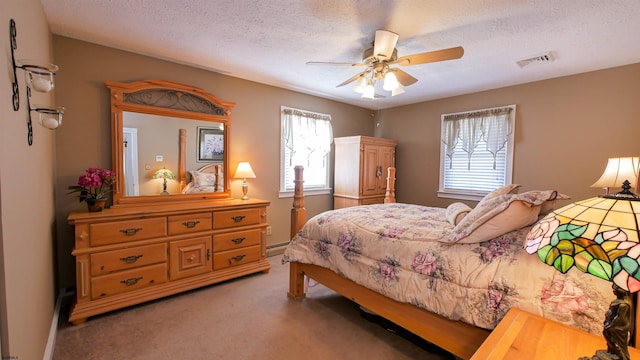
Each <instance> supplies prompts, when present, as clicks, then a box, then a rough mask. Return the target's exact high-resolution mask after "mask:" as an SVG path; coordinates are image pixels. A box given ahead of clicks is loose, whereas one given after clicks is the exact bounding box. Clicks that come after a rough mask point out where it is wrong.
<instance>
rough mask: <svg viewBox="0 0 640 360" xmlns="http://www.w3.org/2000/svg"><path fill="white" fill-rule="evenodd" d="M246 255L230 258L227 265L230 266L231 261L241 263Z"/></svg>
mask: <svg viewBox="0 0 640 360" xmlns="http://www.w3.org/2000/svg"><path fill="white" fill-rule="evenodd" d="M245 256H246V255H244V254H242V255H236V256H234V257H232V258H231V259H229V264H231V260H234V261H241V260H242V259H244V257H245Z"/></svg>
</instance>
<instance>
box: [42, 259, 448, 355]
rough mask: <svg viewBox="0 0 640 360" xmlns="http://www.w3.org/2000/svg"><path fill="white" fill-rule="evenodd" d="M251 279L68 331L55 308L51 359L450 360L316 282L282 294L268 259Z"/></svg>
mask: <svg viewBox="0 0 640 360" xmlns="http://www.w3.org/2000/svg"><path fill="white" fill-rule="evenodd" d="M269 260H270V262H271V265H272V269H271V271H270V272H269V273H268V274H262V273H259V274H255V275H250V276H246V277H243V278H240V279H235V280H232V281H228V282H224V283H221V284H216V285H212V286H208V287H205V288H201V289H198V290H193V291H190V292H187V293H183V294H179V295H175V296H171V297H168V298H164V299H160V300H156V301H152V302H148V303H145V304H141V305H137V306H133V307H129V308H127V309H122V310H118V311H113V312H110V313H107V314H103V315H98V316H94V317H91V318H90V319H89V321H87V323H85V324H82V325H78V326H72V325H70V324H69V323H68V322H67V321H66V318H67V313H68V307H67V306H65V307H64V308H63V310H62V314H61V321H60V325H59V327H58V334H57V339H56V345H55V351H54V356H53V358H54V359H55V360H63V359H64V360H67V359H83V360H84V359H172V360H173V359H221V360H225V359H233V360H235V359H282V360H286V359H303V358H304V359H367V360H375V359H429V360H436V359H437V360H439V359H451V358H452V357H451V355H449V354H447V353H445V352H443V351H441V350H440V349H438V348H435V347H432V346H431V345H430V344H425V343H421V342H412V341H409V340H407V339H406V338H405V337H402V336H399V335H398V334H396V333H393V332H390V331H387V330H385V328H384V327H382V326H380V325H378V324H377V323H374V322H370V321H368V320H365V319H364V318H362V317H361V316H360V314H359V308H358V306H357V305H356V304H354V303H353V302H351V301H349V300H347V299H345V298H343V297H341V296H339V295H337V294H336V293H334V292H332V291H331V290H329V289H327V288H325V287H324V286H322V285H316V286H313V287H311V288H310V289H309V291H308V293H307V298H306V299H304V300H301V301H296V300H290V299H288V298H287V296H286V292H287V286H288V270H289V266H288V265H281V263H280V260H281V256H274V257H271V258H269Z"/></svg>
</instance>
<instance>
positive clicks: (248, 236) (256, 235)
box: [213, 229, 262, 252]
mask: <svg viewBox="0 0 640 360" xmlns="http://www.w3.org/2000/svg"><path fill="white" fill-rule="evenodd" d="M261 231H262V230H260V229H255V230H248V231H236V232H232V233H228V234H219V235H214V236H213V251H214V252H220V251H225V250H231V249H238V248H242V247H246V246H252V245H260V233H261Z"/></svg>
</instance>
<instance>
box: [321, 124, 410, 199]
mask: <svg viewBox="0 0 640 360" xmlns="http://www.w3.org/2000/svg"><path fill="white" fill-rule="evenodd" d="M333 140H334V144H335V175H334V184H333V186H334V193H333V207H334V209H340V208H344V207H350V206H356V205H369V204H382V203H383V202H384V194H385V190H386V184H387V168H388V167H390V166H395V154H396V145H397V143H398V142H397V141H396V140H390V139H383V138H376V137H370V136H348V137H341V138H335V139H333Z"/></svg>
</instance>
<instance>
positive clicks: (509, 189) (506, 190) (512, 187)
mask: <svg viewBox="0 0 640 360" xmlns="http://www.w3.org/2000/svg"><path fill="white" fill-rule="evenodd" d="M520 186H521V185H518V184H509V185H505V186H503V187H499V188H497V189H495V190H493V191H491V192H490V193H488V194H487V195H485V196H484V197H483V198H482V200H480V202H483V201H485V200H491V199H493V198H494V197H497V196H500V195H504V194H517V193H518V190H519V189H520ZM479 204H480V203H478V205H479Z"/></svg>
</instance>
